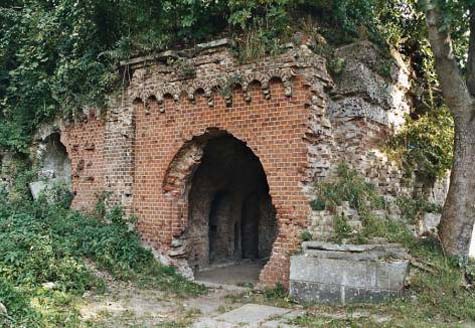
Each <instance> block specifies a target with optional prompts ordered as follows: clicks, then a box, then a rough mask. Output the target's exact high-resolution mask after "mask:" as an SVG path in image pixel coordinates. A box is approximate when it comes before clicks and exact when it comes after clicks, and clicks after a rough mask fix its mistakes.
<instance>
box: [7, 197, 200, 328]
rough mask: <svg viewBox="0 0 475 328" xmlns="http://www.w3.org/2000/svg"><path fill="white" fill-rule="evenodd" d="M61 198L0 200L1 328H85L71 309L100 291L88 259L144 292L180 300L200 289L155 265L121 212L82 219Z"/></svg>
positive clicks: (114, 211)
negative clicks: (154, 291)
mask: <svg viewBox="0 0 475 328" xmlns="http://www.w3.org/2000/svg"><path fill="white" fill-rule="evenodd" d="M58 199H59V200H61V201H59V202H55V203H53V204H51V203H48V201H46V198H42V199H40V200H38V201H30V200H25V199H22V200H21V201H19V202H7V201H6V197H0V302H1V303H3V304H4V305H5V306H6V308H7V310H8V315H0V326H1V327H15V328H21V327H27V328H36V327H71V328H73V327H83V323H81V322H80V320H79V315H78V313H77V311H76V310H75V309H74V304H75V303H76V302H77V300H78V299H79V298H80V297H81V295H82V294H83V293H84V292H85V291H87V290H94V291H95V292H101V291H103V290H104V288H105V283H104V281H102V280H101V279H99V278H97V277H96V276H95V275H94V274H93V273H92V271H91V269H90V268H89V267H88V265H86V262H87V261H92V262H93V263H94V264H95V266H97V268H98V269H99V270H104V271H108V272H109V273H110V274H111V275H112V277H113V278H115V279H119V280H125V281H131V282H133V283H135V284H137V285H140V286H142V287H145V288H157V289H160V290H163V291H165V292H168V293H170V294H173V295H177V296H186V295H198V294H201V293H204V292H205V288H204V287H203V286H200V285H197V284H194V283H192V282H189V281H188V280H186V279H185V278H184V277H182V276H181V275H179V274H178V273H177V272H175V270H174V269H173V268H171V267H167V266H163V265H161V264H160V263H158V262H157V261H156V260H155V258H154V257H153V255H152V253H151V252H150V251H149V250H147V249H145V248H144V247H143V246H142V245H141V241H140V238H139V236H138V234H137V233H136V232H135V231H134V230H133V229H130V226H131V223H133V222H131V221H130V219H127V218H125V216H124V215H123V213H122V211H121V210H120V208H114V209H113V210H111V211H103V213H101V214H100V215H95V216H94V215H92V216H87V215H83V214H81V213H79V212H76V211H73V210H70V209H68V208H67V204H65V203H63V202H62V200H64V199H65V198H61V197H59V198H58ZM86 260H87V261H86ZM45 283H52V288H45V287H44V284H45ZM50 287H51V286H50Z"/></svg>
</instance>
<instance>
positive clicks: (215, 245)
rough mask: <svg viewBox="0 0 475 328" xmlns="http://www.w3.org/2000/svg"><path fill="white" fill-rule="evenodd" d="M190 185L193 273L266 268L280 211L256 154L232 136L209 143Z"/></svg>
mask: <svg viewBox="0 0 475 328" xmlns="http://www.w3.org/2000/svg"><path fill="white" fill-rule="evenodd" d="M190 182H191V185H190V191H189V195H188V196H189V198H188V204H189V205H188V206H189V211H188V215H189V224H190V225H189V237H190V238H191V250H190V251H191V254H190V256H189V264H190V265H191V266H192V267H193V268H194V270H195V272H199V271H202V270H206V269H209V268H212V267H216V266H222V265H226V264H239V263H242V262H243V260H245V262H259V263H260V264H261V265H263V264H264V263H265V262H266V261H267V259H268V258H269V256H270V254H271V249H272V243H273V242H274V239H275V236H276V231H277V224H276V220H275V215H276V211H275V209H274V206H273V205H272V200H271V197H270V195H269V185H268V183H267V178H266V175H265V172H264V169H263V167H262V165H261V163H260V161H259V159H258V157H257V156H256V155H255V154H254V153H253V152H252V150H251V149H249V148H248V147H247V146H246V144H245V143H244V142H242V141H239V140H238V139H236V138H234V137H232V136H230V135H220V136H216V137H214V138H212V139H210V140H209V141H207V143H206V145H205V146H204V148H203V156H202V160H201V163H200V164H199V165H198V167H197V168H196V170H195V172H194V174H193V176H192V178H191V181H190Z"/></svg>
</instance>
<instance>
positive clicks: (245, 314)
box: [215, 304, 290, 324]
mask: <svg viewBox="0 0 475 328" xmlns="http://www.w3.org/2000/svg"><path fill="white" fill-rule="evenodd" d="M289 312H290V310H289V309H283V308H278V307H273V306H267V305H260V304H246V305H244V306H241V307H240V308H238V309H236V310H233V311H230V312H226V313H223V314H221V315H219V316H217V317H215V319H216V320H219V321H224V322H229V323H235V324H255V323H260V322H264V321H266V320H269V319H271V318H273V317H275V316H281V315H284V314H286V313H289Z"/></svg>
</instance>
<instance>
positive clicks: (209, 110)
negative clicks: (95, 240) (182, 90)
mask: <svg viewBox="0 0 475 328" xmlns="http://www.w3.org/2000/svg"><path fill="white" fill-rule="evenodd" d="M269 89H270V92H271V94H272V97H271V99H270V100H266V99H264V96H263V94H262V92H261V88H260V86H257V85H253V86H251V87H250V89H249V92H250V94H251V96H252V99H253V100H252V102H250V103H248V102H246V101H245V100H244V96H243V92H242V90H236V91H235V92H234V94H233V104H232V106H230V107H227V106H226V104H225V101H224V99H223V98H222V97H215V99H214V101H215V104H214V107H210V106H208V103H207V100H206V98H205V97H204V96H197V97H196V100H195V102H194V103H192V102H190V101H188V100H187V99H181V100H180V101H178V102H175V101H173V100H172V99H166V100H165V101H164V104H163V106H164V108H165V111H164V112H163V113H162V112H160V110H159V106H158V104H157V103H156V102H151V103H150V104H149V105H148V107H149V108H148V110H147V111H146V110H145V108H144V105H143V104H140V105H137V107H136V111H135V121H136V131H137V132H136V137H135V184H134V206H133V208H134V213H135V214H136V215H137V216H138V217H139V218H140V221H139V223H138V229H139V231H141V233H142V235H143V236H144V238H145V239H146V240H147V242H149V243H150V244H151V245H153V246H154V247H155V248H157V249H162V250H164V249H169V248H170V245H171V243H172V239H173V237H179V236H180V235H182V234H183V232H184V230H185V229H186V227H187V224H188V222H187V203H186V195H185V193H184V192H183V191H184V190H185V188H184V187H185V186H184V185H185V183H186V181H187V179H189V177H190V175H191V172H189V171H190V169H191V167H192V165H193V163H189V164H186V163H184V165H183V167H182V169H183V170H184V171H185V172H184V174H183V176H182V177H181V178H180V179H181V181H179V182H175V186H174V189H176V190H177V191H178V192H176V193H173V192H170V191H173V190H167V191H168V193H164V190H163V189H162V186H163V184H164V179H165V175H166V173H167V170H168V169H169V165H170V163H171V162H172V160H173V159H174V157H175V155H176V154H177V153H178V152H179V150H180V149H181V148H182V147H183V145H184V144H185V143H186V142H189V141H190V140H192V138H193V137H197V136H200V135H203V134H205V133H206V132H207V130H208V129H209V128H213V129H218V130H221V131H226V132H227V133H229V134H231V135H232V136H234V137H235V138H237V139H239V140H241V141H243V142H245V143H246V144H247V146H248V147H249V148H250V149H251V150H252V151H253V152H254V153H255V155H257V157H258V158H259V159H260V161H261V163H262V165H263V167H264V171H265V173H266V176H267V180H268V183H269V187H270V195H271V197H272V201H273V204H274V206H275V207H276V209H277V221H278V226H279V233H278V236H277V239H276V241H275V243H274V247H273V252H272V256H271V259H270V261H269V263H268V264H267V266H266V268H265V269H264V271H263V272H262V274H261V281H263V282H277V281H283V282H284V283H285V282H286V281H287V279H288V265H289V264H288V253H289V252H292V251H294V250H295V249H296V248H297V246H298V236H297V235H296V233H297V232H298V231H299V230H300V229H301V228H304V227H305V225H306V218H307V216H308V201H307V199H306V197H305V196H304V194H303V192H302V189H301V186H300V183H301V180H302V171H303V170H304V169H305V167H306V165H307V153H306V145H305V142H304V140H303V135H304V132H305V129H306V125H305V122H306V120H307V116H308V112H307V110H306V108H305V105H304V104H305V102H306V100H307V99H308V95H309V94H308V91H307V90H306V88H304V87H303V84H302V81H301V80H299V79H297V80H296V81H295V84H294V89H295V91H294V94H293V96H292V97H290V98H289V97H286V96H285V95H284V87H283V85H282V83H281V82H278V81H273V82H271V84H270V88H269ZM184 161H185V159H184Z"/></svg>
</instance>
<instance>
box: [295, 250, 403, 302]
mask: <svg viewBox="0 0 475 328" xmlns="http://www.w3.org/2000/svg"><path fill="white" fill-rule="evenodd" d="M303 250H304V254H303V255H295V256H292V257H291V265H290V294H291V296H292V297H293V298H294V299H295V300H298V301H300V302H306V303H309V302H310V303H311V302H317V303H351V302H375V301H382V300H385V299H388V298H391V297H394V296H398V295H400V294H401V291H402V289H403V287H404V281H405V278H406V276H407V273H408V268H409V261H408V260H407V252H405V251H404V250H403V249H402V248H401V247H400V246H399V245H396V244H380V245H333V244H328V243H317V242H312V243H305V244H304V245H303Z"/></svg>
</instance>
